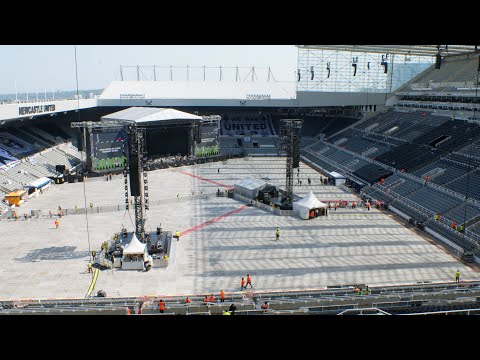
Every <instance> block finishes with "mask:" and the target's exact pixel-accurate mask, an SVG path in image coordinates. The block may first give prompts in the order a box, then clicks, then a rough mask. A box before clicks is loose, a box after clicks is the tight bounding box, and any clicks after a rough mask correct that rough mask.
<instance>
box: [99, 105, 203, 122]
mask: <svg viewBox="0 0 480 360" xmlns="http://www.w3.org/2000/svg"><path fill="white" fill-rule="evenodd" d="M103 120H108V121H118V122H135V123H137V124H138V125H152V124H153V123H158V122H161V123H162V124H165V125H167V124H168V123H177V124H178V123H179V122H180V123H192V122H199V121H201V120H202V117H201V116H197V115H193V114H189V113H186V112H183V111H179V110H175V109H169V108H152V107H131V108H128V109H125V110H121V111H117V112H115V113H112V114H109V115H105V116H102V121H103Z"/></svg>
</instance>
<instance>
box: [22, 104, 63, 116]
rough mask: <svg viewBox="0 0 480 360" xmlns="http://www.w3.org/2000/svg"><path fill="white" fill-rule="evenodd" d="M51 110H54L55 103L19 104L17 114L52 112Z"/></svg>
mask: <svg viewBox="0 0 480 360" xmlns="http://www.w3.org/2000/svg"><path fill="white" fill-rule="evenodd" d="M52 111H55V104H49V105H34V106H20V107H19V108H18V115H30V114H41V113H44V112H52Z"/></svg>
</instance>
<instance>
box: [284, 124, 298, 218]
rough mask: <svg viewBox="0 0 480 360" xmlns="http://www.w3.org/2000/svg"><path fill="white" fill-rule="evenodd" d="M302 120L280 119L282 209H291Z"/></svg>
mask: <svg viewBox="0 0 480 360" xmlns="http://www.w3.org/2000/svg"><path fill="white" fill-rule="evenodd" d="M302 124H303V120H301V119H282V120H280V137H281V139H282V145H281V147H282V150H284V151H285V152H286V156H287V161H286V183H285V192H284V195H283V199H282V203H283V208H284V209H290V210H291V209H292V202H293V169H295V168H298V167H299V166H300V132H301V130H302Z"/></svg>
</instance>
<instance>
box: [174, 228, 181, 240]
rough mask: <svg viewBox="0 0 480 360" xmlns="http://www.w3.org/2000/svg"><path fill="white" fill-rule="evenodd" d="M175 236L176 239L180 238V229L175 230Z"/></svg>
mask: <svg viewBox="0 0 480 360" xmlns="http://www.w3.org/2000/svg"><path fill="white" fill-rule="evenodd" d="M175 237H176V238H177V241H178V240H180V231H178V230H177V231H175Z"/></svg>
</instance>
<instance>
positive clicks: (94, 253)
mask: <svg viewBox="0 0 480 360" xmlns="http://www.w3.org/2000/svg"><path fill="white" fill-rule="evenodd" d="M95 256H97V252H96V251H95V250H93V251H92V258H93V261H95Z"/></svg>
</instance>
